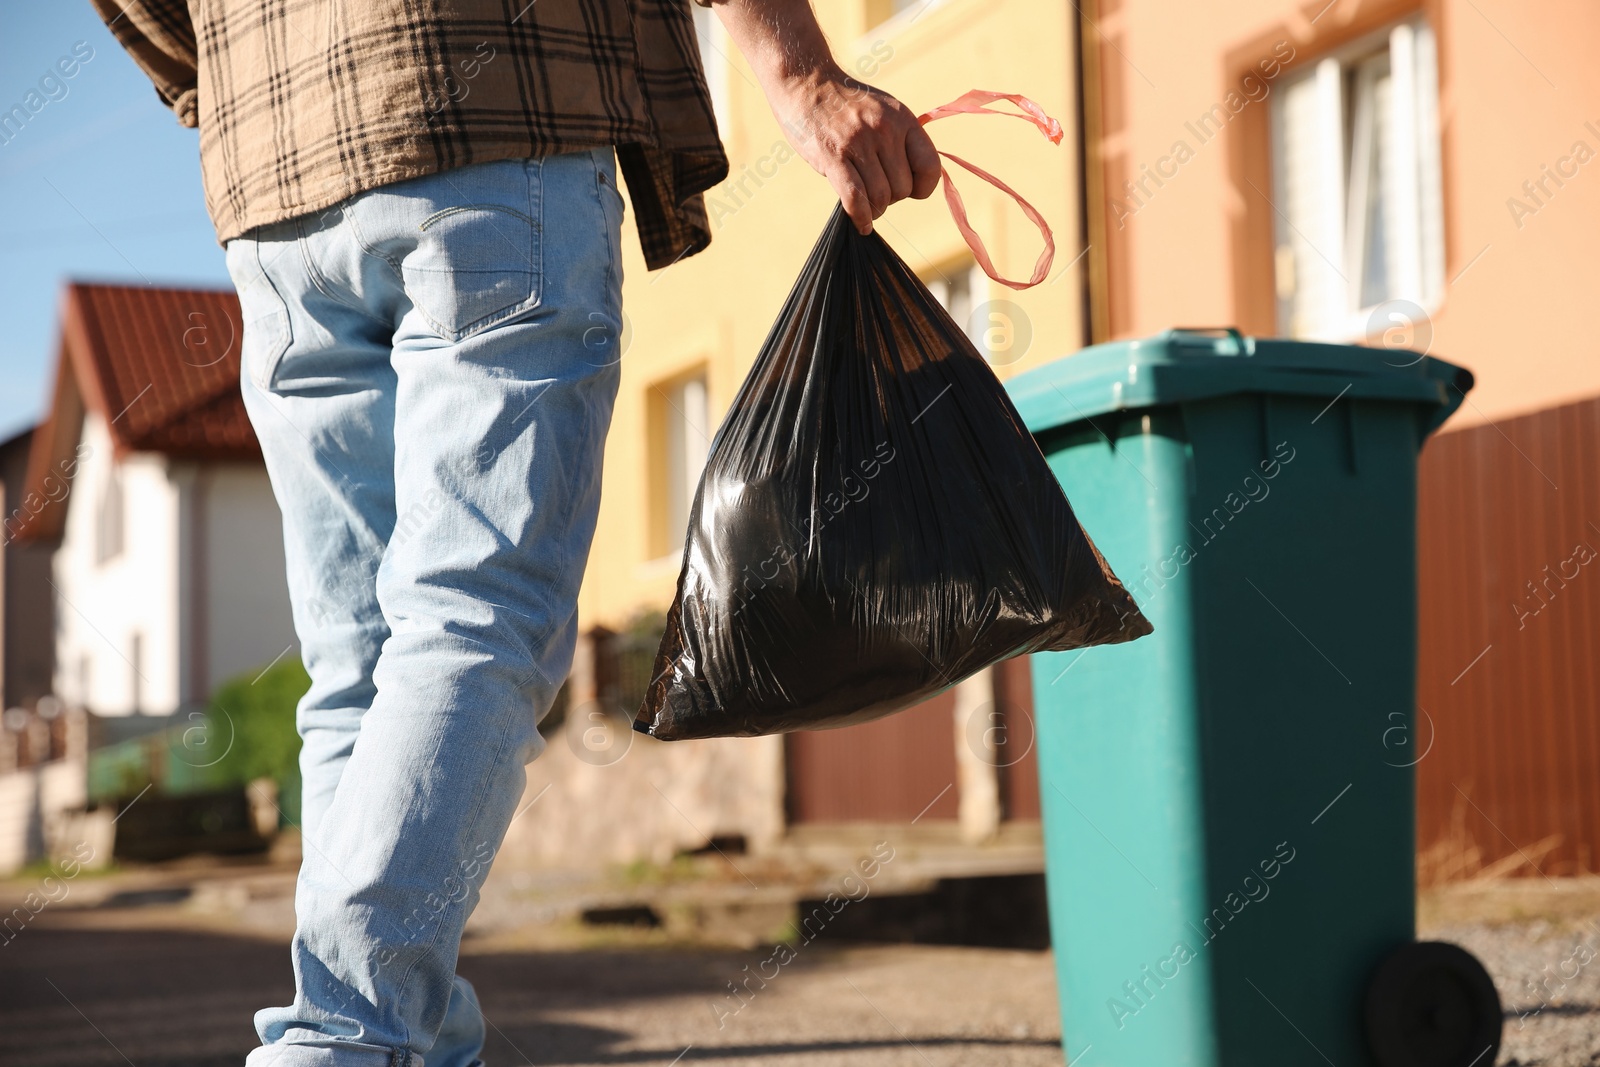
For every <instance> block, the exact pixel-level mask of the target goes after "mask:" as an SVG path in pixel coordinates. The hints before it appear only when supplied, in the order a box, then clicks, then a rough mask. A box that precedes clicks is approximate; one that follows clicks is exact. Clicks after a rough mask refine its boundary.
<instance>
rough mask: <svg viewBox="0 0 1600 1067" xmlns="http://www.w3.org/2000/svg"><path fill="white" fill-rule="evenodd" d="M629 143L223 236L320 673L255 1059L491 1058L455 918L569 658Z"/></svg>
mask: <svg viewBox="0 0 1600 1067" xmlns="http://www.w3.org/2000/svg"><path fill="white" fill-rule="evenodd" d="M621 221H622V198H621V197H620V196H619V195H618V193H617V186H616V163H615V157H614V155H613V153H612V151H611V150H610V149H597V150H593V151H583V152H574V153H569V154H565V155H558V156H551V157H547V158H543V159H527V160H512V161H508V162H495V163H483V164H476V165H472V166H467V167H462V168H459V169H456V170H451V171H447V172H444V173H441V174H438V175H434V176H430V177H425V178H417V179H413V180H409V181H404V182H399V183H397V184H394V185H390V186H386V187H384V188H381V189H376V190H373V191H371V192H368V193H364V194H361V195H359V196H356V197H353V198H351V199H350V200H348V201H346V202H344V203H342V204H340V205H338V206H337V207H335V208H332V209H330V210H328V211H326V212H323V213H321V214H320V215H310V216H305V217H302V218H299V219H295V220H292V221H289V222H285V223H280V224H277V225H273V226H268V227H264V228H262V229H259V230H256V231H254V232H252V233H250V234H249V235H247V236H246V237H242V238H239V239H236V240H233V241H230V242H229V243H228V248H227V257H228V269H229V272H230V273H231V274H232V276H233V279H234V282H235V284H236V286H237V287H238V290H239V298H240V302H241V304H242V307H243V314H244V322H245V325H244V334H243V346H242V348H243V351H242V354H243V364H244V367H243V375H242V378H243V389H244V397H245V404H246V407H247V408H248V410H249V413H250V420H251V422H252V424H253V425H254V426H255V430H256V434H257V436H258V437H259V438H260V441H261V449H262V452H263V453H264V454H265V456H266V463H267V470H268V473H269V474H270V475H271V478H272V485H273V490H274V492H275V493H276V495H277V498H278V503H279V505H280V506H281V507H282V509H283V521H284V534H285V537H284V540H285V554H286V557H287V566H288V580H289V591H290V598H291V601H292V603H293V606H294V622H295V629H296V632H297V633H298V634H299V637H300V647H301V654H302V657H303V659H304V661H305V665H306V669H307V670H308V671H309V672H310V675H311V689H310V691H309V692H308V693H307V694H306V696H305V698H304V699H303V700H302V701H301V703H300V707H299V720H298V722H299V730H300V735H301V737H302V739H303V741H304V747H303V748H302V750H301V755H300V765H301V770H302V773H303V777H304V794H303V796H304V799H303V827H302V829H303V842H304V855H305V858H304V861H303V863H302V865H301V869H300V881H299V887H298V890H297V892H296V895H295V911H296V914H297V918H298V929H297V930H296V933H295V938H294V945H293V962H294V974H295V987H296V991H295V1000H294V1003H293V1004H292V1005H290V1006H288V1007H285V1008H269V1009H266V1010H264V1011H261V1012H259V1013H258V1014H257V1015H256V1029H257V1031H258V1033H259V1034H260V1036H261V1040H262V1043H263V1044H262V1047H261V1048H258V1049H257V1050H256V1051H255V1052H253V1053H252V1054H251V1055H250V1057H249V1060H248V1063H249V1064H250V1067H265V1065H267V1064H273V1065H276V1067H310V1065H318V1067H324V1065H326V1067H421V1065H422V1063H423V1056H424V1055H426V1057H427V1067H468V1065H472V1064H478V1063H480V1062H481V1061H480V1060H479V1059H478V1055H479V1052H480V1050H481V1048H482V1044H483V1037H484V1021H483V1018H482V1015H481V1013H480V1012H479V1010H478V1006H477V998H476V996H475V994H474V993H473V990H472V987H471V986H470V985H469V984H468V983H467V982H465V981H464V980H462V979H461V978H458V977H456V973H455V968H456V959H457V954H458V951H459V947H460V940H461V932H462V928H463V926H464V924H465V923H466V920H467V916H468V915H469V914H470V913H471V912H472V909H473V907H474V906H475V905H476V903H477V900H478V891H479V888H480V887H481V885H482V883H483V879H484V877H485V875H486V874H487V873H488V870H489V865H490V862H491V861H492V860H493V858H494V856H495V853H496V851H497V850H498V849H499V846H500V842H501V839H502V838H503V836H504V835H505V832H506V827H507V826H508V825H509V824H510V822H511V820H512V818H513V816H514V815H515V813H516V810H517V804H518V801H519V799H520V797H521V796H522V791H523V786H524V783H525V778H524V771H523V767H524V764H526V763H527V762H528V761H530V760H532V759H533V758H534V757H535V756H537V755H538V754H539V752H540V751H541V750H542V748H543V742H542V740H541V739H540V737H539V733H538V730H537V728H536V723H537V719H538V717H539V716H542V715H543V714H544V712H545V711H546V710H548V708H549V707H550V703H551V701H552V699H553V698H554V697H555V694H556V691H557V689H558V688H559V687H560V685H561V682H562V681H563V679H564V678H565V677H566V674H567V671H568V669H569V667H570V665H571V660H572V652H573V645H574V641H575V638H576V632H577V621H576V604H577V596H578V585H579V582H580V580H581V579H582V577H583V570H584V564H585V560H586V558H587V556H588V552H589V544H590V541H591V539H592V537H593V533H594V525H595V515H596V511H597V509H598V506H599V499H600V463H601V454H602V449H603V445H604V442H605V435H606V429H607V426H608V425H609V422H610V418H611V409H612V402H613V399H614V398H615V395H616V388H617V379H618V373H619V370H618V365H617V364H618V339H619V337H620V330H621V314H622V306H621V304H622V297H621V286H622V275H621V265H620V253H619V228H620V225H621Z"/></svg>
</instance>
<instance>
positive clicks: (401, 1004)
mask: <svg viewBox="0 0 1600 1067" xmlns="http://www.w3.org/2000/svg"><path fill="white" fill-rule="evenodd" d="M540 675H541V677H542V676H543V672H542V671H541V672H540ZM514 722H516V711H515V708H511V709H508V713H507V715H506V720H505V725H504V726H502V727H501V728H500V737H499V739H498V741H499V743H498V744H496V746H495V758H494V760H493V762H492V763H491V764H490V765H489V773H487V774H485V775H484V778H483V783H482V784H481V785H480V786H479V788H478V792H477V795H476V796H475V797H474V798H473V807H472V817H471V818H470V819H469V820H467V822H468V825H470V826H473V827H476V826H477V825H478V823H479V822H480V821H481V820H482V818H483V809H484V806H485V805H486V804H487V803H488V800H489V782H490V781H492V780H493V775H494V772H495V771H496V770H497V769H498V768H499V766H500V764H501V762H502V761H503V760H504V759H505V758H506V751H507V749H506V743H505V741H506V735H508V734H509V733H511V726H512V724H513V723H514ZM444 741H445V739H444V736H443V732H442V731H441V735H440V737H439V741H438V743H437V745H436V746H435V747H434V750H433V755H432V756H431V757H430V759H429V763H430V764H434V765H437V763H438V761H439V760H438V757H439V753H440V751H442V750H443V748H444ZM468 836H469V837H471V836H475V835H472V834H469V835H468ZM502 843H503V839H502V841H499V842H496V843H495V848H494V856H498V855H499V854H500V845H501V844H502ZM489 862H490V863H493V862H494V859H493V856H491V857H490V860H489ZM484 877H485V878H487V877H488V871H487V870H486V871H484ZM461 903H463V904H464V903H465V901H462V902H461ZM462 925H463V926H465V920H463V922H462ZM443 932H444V923H443V922H435V923H434V925H433V937H432V938H431V939H429V941H428V943H427V945H426V946H425V947H424V951H423V952H421V953H419V954H418V955H417V957H416V958H415V959H413V960H412V961H411V966H410V967H407V968H406V973H405V974H404V975H402V976H401V978H400V986H399V988H398V989H396V990H395V996H394V1004H395V1009H394V1010H395V1018H396V1019H398V1020H400V1025H401V1026H402V1027H404V1028H405V1031H406V1033H405V1039H406V1044H407V1045H409V1044H410V1043H411V1028H410V1027H409V1026H406V1024H405V1002H406V994H407V992H408V991H409V990H410V987H411V976H412V975H413V974H415V973H416V970H417V966H418V964H420V963H421V962H422V961H423V960H424V959H426V958H427V957H428V956H429V955H431V954H432V950H433V948H434V946H435V945H437V944H438V943H439V937H440V935H441V934H442V933H443ZM458 952H459V948H458ZM402 1067H403V1065H402Z"/></svg>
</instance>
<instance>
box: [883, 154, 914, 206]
mask: <svg viewBox="0 0 1600 1067" xmlns="http://www.w3.org/2000/svg"><path fill="white" fill-rule="evenodd" d="M878 166H880V167H882V168H883V176H884V178H886V179H887V180H888V182H889V202H890V203H891V204H892V203H896V202H898V201H901V200H904V199H905V198H906V197H908V196H910V195H911V191H912V189H913V188H914V185H913V182H912V178H911V163H910V162H909V161H908V160H907V159H906V149H905V143H904V142H903V141H900V140H894V141H892V142H890V143H889V144H886V145H884V146H883V147H882V148H881V149H880V150H879V151H878Z"/></svg>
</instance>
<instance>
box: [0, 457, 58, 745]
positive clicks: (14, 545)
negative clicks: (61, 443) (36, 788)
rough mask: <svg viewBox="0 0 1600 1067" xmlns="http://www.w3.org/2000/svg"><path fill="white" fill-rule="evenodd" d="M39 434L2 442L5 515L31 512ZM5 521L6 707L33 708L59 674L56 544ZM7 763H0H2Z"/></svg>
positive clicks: (2, 660)
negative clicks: (26, 504) (53, 572)
mask: <svg viewBox="0 0 1600 1067" xmlns="http://www.w3.org/2000/svg"><path fill="white" fill-rule="evenodd" d="M32 443H33V430H32V429H31V428H30V429H26V430H23V431H21V432H20V433H16V434H13V435H12V436H11V437H9V438H7V439H6V440H4V441H0V507H3V511H0V516H4V517H6V518H9V517H11V516H20V515H23V514H25V513H26V512H25V511H24V509H23V506H22V500H23V497H24V496H25V495H26V492H27V477H28V452H29V450H30V448H31V446H32ZM11 530H12V526H11V524H9V523H5V521H4V518H0V705H3V706H4V707H6V708H20V707H31V706H33V704H34V703H35V702H36V701H38V699H39V698H40V697H42V696H45V695H46V694H48V693H49V692H50V690H51V686H52V684H53V682H54V674H55V651H56V650H55V597H54V596H53V595H52V594H51V591H50V558H51V556H52V555H53V554H54V553H55V550H56V541H55V539H52V538H43V537H41V538H39V539H37V540H33V541H21V540H18V539H17V538H15V537H13V536H12V533H11ZM4 763H5V761H4V760H0V765H3V764H4Z"/></svg>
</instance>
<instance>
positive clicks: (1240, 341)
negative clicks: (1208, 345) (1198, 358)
mask: <svg viewBox="0 0 1600 1067" xmlns="http://www.w3.org/2000/svg"><path fill="white" fill-rule="evenodd" d="M1178 334H1191V335H1194V336H1198V337H1216V336H1218V335H1219V334H1226V335H1227V336H1229V337H1231V338H1233V351H1234V355H1236V356H1248V355H1250V351H1251V346H1249V345H1247V344H1246V343H1245V336H1244V334H1242V333H1240V332H1239V328H1238V327H1237V326H1174V327H1172V328H1171V329H1169V330H1167V331H1166V334H1165V336H1167V337H1173V336H1176V335H1178Z"/></svg>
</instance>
